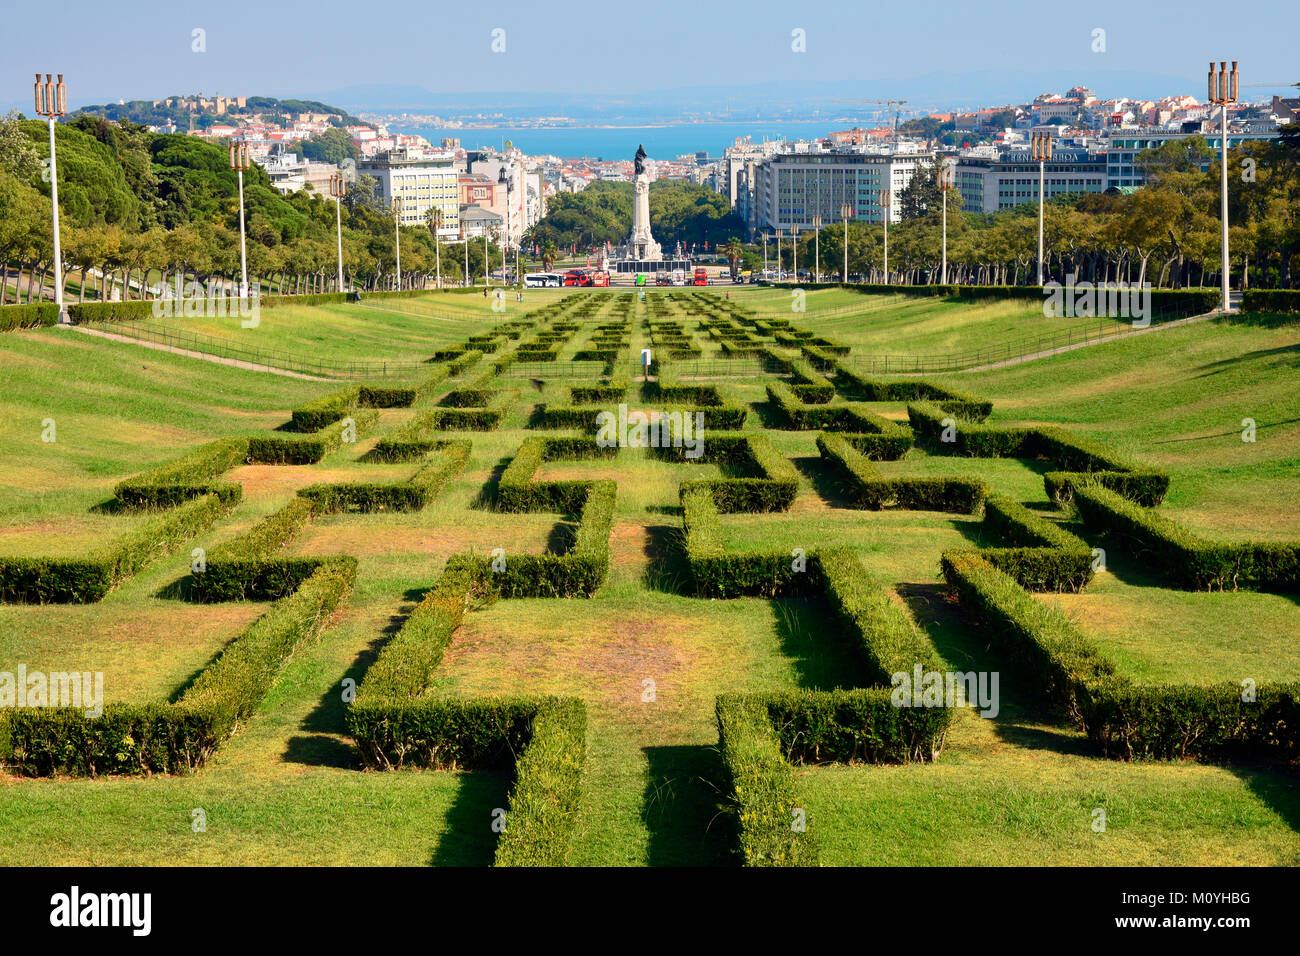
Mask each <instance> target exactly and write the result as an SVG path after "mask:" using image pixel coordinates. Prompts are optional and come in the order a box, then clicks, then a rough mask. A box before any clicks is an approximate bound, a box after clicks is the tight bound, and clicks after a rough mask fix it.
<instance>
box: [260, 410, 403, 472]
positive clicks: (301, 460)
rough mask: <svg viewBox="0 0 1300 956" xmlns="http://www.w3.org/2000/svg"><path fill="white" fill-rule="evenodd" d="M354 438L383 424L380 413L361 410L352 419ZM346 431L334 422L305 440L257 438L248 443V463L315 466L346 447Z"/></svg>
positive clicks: (267, 436)
mask: <svg viewBox="0 0 1300 956" xmlns="http://www.w3.org/2000/svg"><path fill="white" fill-rule="evenodd" d="M350 417H351V419H352V424H353V431H354V435H353V437H354V438H361V437H362V436H364V435H365V434H366V433H367V432H369V431H370V430H371V429H372V428H374V426H375V424H376V423H377V422H378V421H379V412H378V411H376V410H374V409H360V410H358V411H356V412H354V413H353V414H352V415H351V416H350ZM345 431H346V430H345V428H344V427H343V426H342V425H341V424H340V423H339V422H334V423H332V424H329V425H326V426H325V427H324V428H321V429H319V430H318V431H315V432H311V433H309V434H308V435H306V436H303V437H295V438H284V437H282V436H279V435H257V436H254V437H252V438H249V439H248V461H250V462H257V463H259V464H264V465H314V464H316V463H317V462H318V461H320V460H321V459H322V458H324V457H325V456H326V455H328V454H329V453H330V452H332V451H335V450H337V449H339V448H341V447H342V446H343V438H344V435H345Z"/></svg>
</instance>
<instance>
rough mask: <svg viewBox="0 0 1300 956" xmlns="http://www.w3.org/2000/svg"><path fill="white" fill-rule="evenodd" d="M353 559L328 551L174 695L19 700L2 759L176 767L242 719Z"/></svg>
mask: <svg viewBox="0 0 1300 956" xmlns="http://www.w3.org/2000/svg"><path fill="white" fill-rule="evenodd" d="M355 570H356V562H355V561H354V560H352V559H350V558H346V559H345V558H335V559H331V561H330V562H329V563H328V564H327V565H325V566H323V567H321V568H320V569H318V570H317V571H316V573H315V574H313V575H312V577H311V578H310V579H309V580H307V581H305V582H304V583H303V586H302V587H301V588H300V589H299V590H298V591H297V592H295V593H294V594H293V595H292V596H290V597H286V598H284V599H282V600H280V601H277V602H276V603H275V604H274V605H272V606H271V608H270V610H268V611H267V612H266V614H264V615H262V616H261V617H260V618H258V619H257V620H256V621H254V622H253V623H252V624H251V625H249V626H248V627H247V628H246V629H245V630H244V631H243V632H242V633H241V634H240V635H239V636H238V637H236V638H235V639H234V640H233V641H232V642H231V643H230V644H228V645H227V646H226V648H225V650H224V651H222V653H221V656H220V657H218V658H217V660H216V661H214V662H213V663H212V664H210V665H209V666H208V667H207V668H206V669H204V671H203V672H202V673H201V674H199V676H198V678H197V679H196V680H195V681H194V683H193V684H191V685H190V687H189V689H188V690H186V691H185V693H184V694H183V695H182V696H181V698H180V700H178V701H177V702H176V703H174V704H164V703H155V704H144V705H129V704H109V705H107V706H106V707H105V708H104V712H103V714H102V715H101V716H99V717H95V718H89V717H87V716H86V715H85V712H84V710H79V709H76V708H68V707H62V708H36V707H32V708H21V709H18V710H11V711H9V712H8V713H7V715H5V717H6V723H7V737H8V743H7V745H6V749H7V751H8V754H7V762H8V763H9V765H10V767H11V768H12V769H14V770H15V771H16V772H18V773H20V774H23V775H27V776H41V777H45V776H54V775H72V776H91V777H94V776H99V775H100V774H153V773H186V772H190V771H193V770H197V769H198V768H200V767H202V766H203V765H204V764H205V763H206V762H207V761H208V759H209V758H210V757H211V756H212V754H213V753H214V752H215V751H216V749H217V747H218V746H220V744H221V742H222V741H223V740H225V739H226V738H227V737H229V736H230V735H232V734H234V733H236V732H237V731H238V730H239V728H240V727H241V726H242V725H243V724H245V723H247V722H248V720H249V719H250V718H251V717H252V715H253V713H254V711H255V710H256V709H257V707H258V705H259V704H260V703H261V702H262V700H263V699H264V698H265V696H266V694H267V692H268V691H269V690H270V689H271V688H272V687H273V686H275V683H276V681H277V680H278V678H279V675H280V672H281V670H282V668H283V666H284V664H285V662H286V661H287V660H288V659H289V658H290V657H291V656H292V655H293V654H294V652H295V651H297V650H298V649H299V648H301V647H303V646H305V645H306V644H307V643H309V642H310V641H311V640H313V639H314V638H315V637H316V635H317V634H319V633H320V631H321V630H322V629H323V628H324V627H325V625H326V623H327V622H328V620H329V617H330V615H331V614H333V612H334V610H335V608H337V607H338V605H339V603H340V602H341V601H342V600H343V597H344V595H345V594H346V593H347V591H348V588H349V587H350V586H351V584H352V580H353V576H354V574H355Z"/></svg>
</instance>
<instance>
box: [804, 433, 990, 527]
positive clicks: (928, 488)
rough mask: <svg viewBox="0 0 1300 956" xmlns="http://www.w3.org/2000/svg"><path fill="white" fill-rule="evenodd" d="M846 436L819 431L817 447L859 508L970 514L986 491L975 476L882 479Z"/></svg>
mask: <svg viewBox="0 0 1300 956" xmlns="http://www.w3.org/2000/svg"><path fill="white" fill-rule="evenodd" d="M859 437H867V438H870V437H871V436H848V435H840V434H835V433H830V432H823V433H822V434H820V435H818V436H817V448H818V450H819V451H820V452H821V455H822V457H823V458H825V459H826V460H827V461H829V462H832V463H833V464H836V465H838V466H839V471H840V474H841V480H842V482H843V485H844V490H845V492H846V493H847V494H848V496H849V497H850V498H851V499H852V501H853V503H854V504H855V505H856V506H857V507H860V508H869V509H871V510H873V511H878V510H880V509H881V508H884V507H885V506H886V505H894V506H896V507H899V508H903V509H907V510H916V511H948V512H957V513H959V514H973V513H975V512H977V511H978V510H979V507H980V505H981V504H982V503H983V501H984V498H985V495H986V494H987V493H988V491H987V488H986V487H985V485H984V483H983V482H982V481H980V480H979V479H976V478H885V477H883V476H882V475H881V474H880V472H879V471H878V470H877V469H876V467H875V466H874V465H872V464H871V462H870V461H869V460H868V459H867V457H866V456H865V455H863V454H862V452H861V451H859V450H858V448H857V446H856V443H855V442H854V441H852V440H851V439H857V438H859Z"/></svg>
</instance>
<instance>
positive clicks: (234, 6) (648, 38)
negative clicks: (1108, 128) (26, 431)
mask: <svg viewBox="0 0 1300 956" xmlns="http://www.w3.org/2000/svg"><path fill="white" fill-rule="evenodd" d="M138 6H140V5H139V4H127V8H128V10H129V9H130V8H133V7H138ZM1023 9H1024V8H1023V7H1020V6H1018V5H1016V4H1013V3H1009V2H995V3H990V4H985V5H983V6H980V7H978V8H973V7H972V8H960V9H950V8H947V7H945V6H944V5H943V4H938V3H931V2H921V3H915V4H909V5H908V6H907V7H906V8H891V9H886V10H867V9H863V8H860V7H851V6H848V5H845V4H839V3H833V4H823V5H818V6H817V7H814V8H800V9H798V10H794V11H791V10H789V9H787V8H785V7H782V6H780V5H777V4H775V3H771V2H767V0H762V2H759V3H755V4H750V5H747V6H746V7H745V11H744V14H743V15H738V14H736V13H735V12H731V11H728V10H725V9H715V8H703V7H695V6H692V5H689V4H685V3H680V2H676V0H674V2H670V3H667V4H661V5H659V6H657V7H655V8H654V9H653V10H648V9H647V10H644V11H636V10H634V11H633V13H631V14H623V13H622V12H619V13H613V14H607V15H603V16H602V15H600V14H596V15H588V16H585V17H583V18H581V19H579V20H578V21H577V22H575V18H573V17H569V16H564V17H551V18H547V17H544V16H538V15H537V14H536V11H535V9H534V8H531V7H528V6H526V5H522V4H517V3H505V4H502V5H498V6H495V7H493V8H491V9H481V8H474V9H451V10H438V11H432V10H430V9H429V8H427V7H423V6H420V5H418V4H414V3H409V2H406V0H396V2H394V3H392V4H390V5H389V6H388V7H387V8H385V10H386V12H385V15H384V16H383V17H382V18H376V19H375V20H374V22H373V23H371V22H364V23H362V24H359V25H357V24H354V25H353V27H352V28H347V25H348V21H349V18H352V17H355V16H356V14H355V13H354V11H353V9H352V8H349V7H339V6H326V7H323V8H321V12H320V14H319V15H316V16H313V17H312V18H311V19H310V20H304V19H303V18H302V17H301V15H300V14H298V13H296V12H295V11H293V10H291V9H289V8H275V7H265V6H260V5H259V6H255V5H253V4H251V3H247V2H246V0H232V2H231V3H229V4H227V5H225V6H223V7H221V8H220V9H219V10H217V9H215V8H212V7H206V6H200V5H199V4H194V3H187V4H179V5H176V6H173V7H171V8H169V9H168V10H167V11H165V12H162V13H154V14H151V15H150V16H148V17H147V19H144V20H143V22H140V19H139V18H138V17H135V16H126V15H123V16H120V17H109V18H103V17H102V16H101V15H100V14H99V11H97V10H92V8H91V7H90V5H89V4H87V3H84V2H80V0H66V2H64V3H62V4H61V5H58V6H57V7H56V8H55V10H54V12H53V16H54V18H55V20H56V21H57V22H68V21H77V20H81V19H87V18H89V17H91V16H93V17H94V21H95V24H96V35H97V39H98V42H96V43H95V44H86V45H77V46H70V45H68V44H65V43H63V42H62V39H61V34H60V32H58V31H50V30H49V29H48V26H49V23H50V17H51V11H50V10H49V8H43V9H41V10H39V11H38V10H37V9H35V8H26V7H25V8H19V9H16V10H14V11H13V12H11V13H10V14H9V16H8V21H9V24H10V27H11V30H12V31H13V33H12V35H13V36H22V37H23V38H24V41H23V42H22V43H21V44H16V45H15V46H14V47H13V48H11V51H10V54H9V57H8V58H9V60H10V62H11V64H12V65H13V66H14V67H15V69H14V70H12V71H11V72H12V74H13V78H12V80H11V84H12V85H11V86H10V87H9V89H8V90H7V92H6V93H5V94H4V95H3V96H0V104H3V105H4V106H5V108H11V107H15V108H18V109H24V110H26V109H27V99H28V97H27V96H26V95H25V92H26V91H25V89H24V88H23V87H24V86H25V83H24V84H22V85H19V83H20V81H19V78H20V77H25V76H26V75H28V74H30V73H34V72H36V71H41V72H46V71H50V70H58V71H62V72H63V73H65V74H66V75H67V76H68V77H69V80H70V81H71V82H70V85H69V93H70V99H71V102H72V104H73V105H74V106H79V105H84V104H88V103H103V102H116V101H117V100H118V99H128V100H130V99H154V98H158V97H162V96H167V95H172V94H177V93H189V92H196V91H202V92H204V93H209V94H212V93H223V94H226V95H270V96H281V97H312V98H326V97H332V98H333V100H334V101H335V102H339V103H340V104H341V105H345V106H349V107H353V106H356V107H362V106H373V107H376V108H387V107H391V106H398V107H400V106H406V105H410V106H421V105H423V106H431V105H436V104H438V103H439V102H448V103H454V102H455V101H457V100H462V101H464V100H469V101H470V102H471V103H472V102H473V101H475V100H479V99H480V98H485V97H486V98H490V97H492V96H495V95H500V96H513V97H515V98H516V99H520V107H521V108H523V109H527V108H529V107H530V105H531V104H530V103H528V101H527V98H528V97H530V96H531V97H538V98H539V99H540V102H538V103H537V106H538V107H539V108H540V107H541V106H544V105H545V99H546V97H548V96H555V97H558V98H561V99H563V100H565V101H567V102H569V103H570V104H572V103H576V104H578V105H579V106H582V105H583V104H589V105H593V106H594V107H596V108H599V109H609V108H610V105H609V104H611V103H615V104H617V103H618V102H619V100H620V98H627V97H635V96H637V95H639V94H648V93H659V94H660V95H671V96H675V97H678V98H679V99H681V100H682V101H683V103H684V104H685V103H687V102H689V101H690V100H691V99H692V97H694V98H698V99H702V100H703V101H704V103H705V104H706V105H711V106H712V107H713V108H714V111H715V112H716V113H725V112H726V111H728V110H729V109H730V110H743V109H749V108H750V107H751V106H752V105H753V104H755V103H757V104H760V105H761V104H766V103H776V102H780V101H781V100H783V99H788V100H790V101H793V102H795V103H797V102H798V101H800V100H801V99H803V98H806V99H810V100H819V101H820V100H821V99H829V100H830V101H831V102H834V101H835V93H836V92H837V90H836V87H837V86H848V87H851V88H850V89H846V90H843V91H839V92H840V93H841V95H842V97H843V98H844V99H851V98H854V97H858V96H882V95H883V96H899V95H905V96H908V97H909V99H915V100H917V101H918V102H919V103H920V104H921V105H922V106H933V107H944V106H949V107H951V106H958V105H967V103H966V102H964V99H963V98H968V99H969V103H974V102H977V101H979V102H984V101H988V100H996V99H1005V98H1017V97H1020V96H1027V95H1033V93H1036V92H1041V89H1039V87H1040V86H1041V88H1042V89H1050V88H1055V87H1058V86H1060V85H1061V84H1062V83H1063V82H1065V80H1066V79H1067V78H1073V82H1082V83H1086V84H1088V85H1090V86H1092V87H1094V88H1096V89H1098V90H1099V92H1101V93H1103V94H1112V95H1114V94H1118V93H1120V92H1129V93H1130V95H1143V96H1158V95H1166V94H1170V93H1177V92H1189V93H1192V94H1196V93H1197V92H1198V91H1199V90H1200V87H1201V86H1202V85H1203V71H1204V64H1205V63H1208V62H1209V60H1210V59H1211V58H1213V59H1222V58H1225V57H1226V58H1235V59H1238V60H1240V61H1241V62H1242V64H1243V70H1244V73H1243V82H1244V83H1245V84H1246V88H1245V89H1244V90H1243V93H1244V94H1245V95H1246V97H1249V98H1253V97H1259V98H1266V97H1267V96H1268V95H1270V94H1271V93H1272V92H1282V90H1283V88H1284V85H1285V84H1288V83H1292V82H1294V80H1295V78H1294V77H1293V76H1288V75H1287V74H1288V73H1289V72H1290V71H1291V70H1292V69H1293V61H1294V58H1293V55H1292V54H1291V51H1290V50H1289V49H1288V46H1289V44H1290V39H1289V38H1290V36H1291V35H1292V31H1289V30H1285V29H1280V30H1269V29H1263V28H1262V27H1263V25H1264V24H1267V23H1268V22H1270V21H1271V20H1273V19H1277V20H1280V21H1283V22H1284V21H1285V20H1287V19H1292V20H1294V19H1295V14H1294V13H1293V12H1292V8H1291V7H1290V5H1284V4H1282V3H1280V2H1276V3H1274V2H1270V3H1265V4H1263V5H1262V7H1257V8H1253V11H1254V12H1255V13H1256V15H1255V16H1252V17H1251V18H1249V19H1232V18H1220V19H1219V20H1218V22H1216V23H1215V28H1214V30H1212V31H1211V30H1207V29H1206V28H1205V24H1206V23H1207V22H1209V19H1210V15H1211V14H1212V13H1214V12H1216V11H1217V10H1218V8H1217V7H1212V6H1211V5H1210V4H1209V3H1208V2H1192V3H1188V4H1184V5H1183V7H1182V9H1181V10H1180V12H1179V15H1178V16H1177V17H1173V16H1170V15H1169V14H1168V13H1167V12H1162V11H1160V10H1157V9H1146V8H1135V7H1132V6H1131V5H1125V4H1122V3H1115V2H1099V3H1096V4H1094V5H1093V6H1092V7H1091V8H1090V9H1089V10H1087V11H1086V12H1082V13H1081V12H1079V11H1077V10H1073V9H1072V10H1058V9H1053V8H1050V7H1039V8H1035V10H1034V17H1033V22H1029V19H1028V18H1026V17H1025V16H1024V15H1023ZM218 14H219V16H218ZM253 22H256V23H257V24H258V28H257V29H256V30H252V29H248V28H246V27H236V26H235V24H242V25H246V24H250V23H253ZM1098 30H1101V31H1104V33H1103V34H1098V33H1097V32H1096V31H1098ZM195 31H202V32H201V33H196V32H195ZM497 31H504V32H503V33H501V32H497ZM799 31H802V32H799ZM882 35H883V36H884V37H887V38H888V40H887V41H882V42H874V41H875V40H877V38H879V37H881V36H882ZM593 37H598V38H600V40H601V41H602V42H599V43H593V42H591V40H592V38H593ZM922 40H923V41H924V46H918V41H922ZM797 50H802V51H803V52H796V51H797ZM307 51H311V53H310V55H307ZM864 53H865V54H867V55H864ZM341 60H342V62H340V61H341ZM677 64H689V65H690V66H689V70H686V71H684V70H683V69H682V68H681V67H680V66H678V65H677ZM1008 67H1013V68H1011V69H1008ZM1272 84H1277V85H1276V86H1273V85H1272ZM1265 85H1267V88H1266V86H1265ZM1119 87H1124V89H1122V90H1121V89H1119ZM421 90H423V91H427V92H428V94H429V95H430V98H429V99H428V100H427V101H426V102H422V103H421V102H411V103H402V102H400V101H399V102H394V103H384V102H375V100H383V99H385V98H392V97H394V96H398V97H400V96H401V95H402V92H403V91H405V92H406V95H407V96H408V97H409V96H416V97H418V96H419V95H420V94H419V91H421ZM367 91H368V92H367ZM525 91H526V92H525ZM357 96H362V97H366V96H368V97H370V99H369V100H361V101H354V102H349V100H350V99H353V98H355V97H357ZM940 96H942V97H944V101H943V102H939V101H938V98H939V97H940ZM954 98H956V99H954ZM729 100H730V101H731V102H729ZM932 100H933V101H934V102H930V101H932ZM690 105H691V108H692V109H697V108H698V106H699V104H698V103H692V104H690ZM624 106H625V107H626V108H627V109H629V110H643V109H645V108H647V107H651V108H658V109H660V110H669V111H670V110H671V109H672V108H673V106H674V104H672V103H669V104H656V103H650V104H645V103H640V102H636V101H628V102H626V103H625V104H624ZM844 106H845V111H846V113H849V112H851V108H850V104H844Z"/></svg>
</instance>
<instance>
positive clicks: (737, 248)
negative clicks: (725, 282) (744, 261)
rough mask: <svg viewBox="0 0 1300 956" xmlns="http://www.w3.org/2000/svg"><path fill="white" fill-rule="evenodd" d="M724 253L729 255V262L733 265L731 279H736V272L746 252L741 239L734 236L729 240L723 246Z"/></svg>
mask: <svg viewBox="0 0 1300 956" xmlns="http://www.w3.org/2000/svg"><path fill="white" fill-rule="evenodd" d="M722 254H723V255H724V256H726V257H727V264H728V265H729V266H731V280H732V281H733V282H734V281H736V273H737V272H738V266H739V264H740V260H741V257H742V256H744V254H745V247H744V245H743V244H742V243H741V241H740V240H739V239H737V238H736V237H735V236H732V237H731V238H730V239H728V240H727V244H726V245H725V246H723V247H722Z"/></svg>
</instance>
